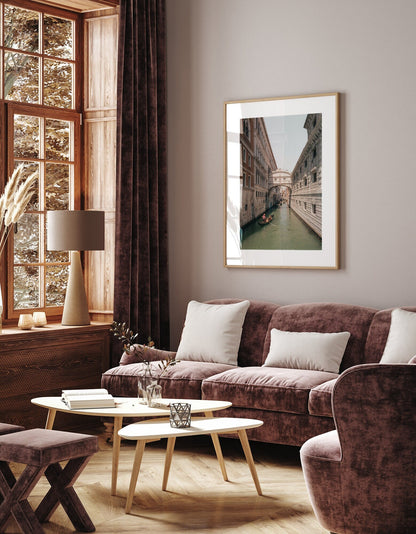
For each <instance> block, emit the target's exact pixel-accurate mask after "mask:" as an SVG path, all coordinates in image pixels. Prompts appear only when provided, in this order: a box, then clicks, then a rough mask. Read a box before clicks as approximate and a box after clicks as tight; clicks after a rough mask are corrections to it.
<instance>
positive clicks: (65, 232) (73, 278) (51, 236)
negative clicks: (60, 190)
mask: <svg viewBox="0 0 416 534" xmlns="http://www.w3.org/2000/svg"><path fill="white" fill-rule="evenodd" d="M46 217H47V219H46V220H47V245H46V247H47V249H48V250H68V251H70V259H71V264H70V266H69V278H68V286H67V290H66V295H65V303H64V311H63V314H62V324H63V325H65V326H82V325H87V324H90V315H89V313H88V303H87V295H86V293H85V287H84V278H83V275H82V267H81V255H80V252H79V251H80V250H104V212H103V211H75V210H74V211H64V210H58V211H48V212H47V215H46Z"/></svg>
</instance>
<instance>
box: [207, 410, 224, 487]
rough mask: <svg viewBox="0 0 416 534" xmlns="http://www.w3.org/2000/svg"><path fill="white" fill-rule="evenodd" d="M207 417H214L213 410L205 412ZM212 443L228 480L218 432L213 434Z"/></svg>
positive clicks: (222, 471)
mask: <svg viewBox="0 0 416 534" xmlns="http://www.w3.org/2000/svg"><path fill="white" fill-rule="evenodd" d="M205 417H214V414H213V413H212V412H205ZM211 439H212V443H213V444H214V449H215V454H216V455H217V460H218V463H219V464H220V468H221V473H222V478H223V479H224V480H225V481H226V482H227V481H228V476H227V470H226V469H225V462H224V456H223V454H222V449H221V445H220V439H219V437H218V434H211Z"/></svg>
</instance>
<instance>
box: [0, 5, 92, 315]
mask: <svg viewBox="0 0 416 534" xmlns="http://www.w3.org/2000/svg"><path fill="white" fill-rule="evenodd" d="M2 4H8V5H12V6H15V7H19V8H22V9H29V10H32V11H37V12H39V13H43V14H47V15H51V16H55V17H58V18H64V19H68V20H72V21H73V22H74V57H73V59H72V60H68V62H70V63H72V64H73V65H74V78H75V82H74V83H73V105H74V107H73V108H58V107H55V106H44V105H42V104H30V103H20V102H17V101H15V100H7V99H5V98H0V193H1V192H2V191H3V190H4V186H5V183H6V181H7V178H8V176H10V175H11V172H12V171H13V168H14V157H13V143H8V132H9V122H10V116H11V114H12V113H14V112H15V110H18V111H19V113H22V114H28V115H33V116H41V117H48V118H52V119H53V118H56V119H61V120H70V121H73V122H74V125H75V128H76V133H74V187H73V202H72V206H71V207H72V208H73V209H80V208H81V188H82V183H83V174H82V173H83V167H84V165H83V154H82V149H81V147H82V141H83V130H82V115H81V112H82V101H83V97H82V88H83V83H84V80H83V60H84V58H83V50H84V42H83V38H84V34H83V19H82V16H81V15H80V14H79V13H75V12H72V11H69V10H65V9H61V8H56V7H52V6H48V5H45V4H42V3H37V2H33V1H31V0H20V1H17V0H1V1H0V8H1V7H2ZM0 23H1V25H2V27H1V28H0V35H1V34H2V32H3V24H4V21H3V19H2V17H1V16H0ZM1 45H3V43H2V42H1ZM16 50H17V49H16ZM17 51H18V52H19V51H20V50H17ZM43 52H44V51H43V50H40V51H39V53H32V54H31V55H35V56H37V57H39V56H41V55H43V56H44V57H46V58H48V57H49V56H47V55H46V54H43ZM0 53H1V57H0V68H1V69H3V46H1V47H0ZM3 76H4V73H3V72H2V73H1V75H0V81H1V84H3ZM40 90H41V93H40V94H43V89H40ZM2 96H4V95H3V88H1V91H0V97H2ZM65 117H66V118H65ZM19 159H20V158H19ZM6 249H7V250H5V251H4V253H3V255H2V257H0V285H1V289H2V294H3V323H4V324H15V323H16V321H17V319H18V317H19V314H20V313H23V312H26V311H27V312H28V313H30V312H31V311H34V310H43V311H46V312H47V314H48V318H50V319H52V320H53V319H58V318H59V317H60V316H61V315H62V310H63V306H60V307H54V308H51V307H48V308H43V307H42V308H41V307H39V308H33V309H26V308H25V309H24V310H14V305H13V301H14V295H13V239H10V240H9V243H8V244H7V247H6Z"/></svg>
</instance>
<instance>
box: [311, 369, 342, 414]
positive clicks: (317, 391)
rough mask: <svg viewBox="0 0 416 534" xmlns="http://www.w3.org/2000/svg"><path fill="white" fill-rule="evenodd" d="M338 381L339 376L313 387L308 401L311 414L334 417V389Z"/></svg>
mask: <svg viewBox="0 0 416 534" xmlns="http://www.w3.org/2000/svg"><path fill="white" fill-rule="evenodd" d="M336 381H337V378H333V379H332V380H328V382H324V383H323V384H319V385H318V386H315V387H314V388H312V389H311V392H310V393H309V402H308V411H309V413H310V414H311V415H318V416H323V417H332V390H333V389H334V385H335V382H336Z"/></svg>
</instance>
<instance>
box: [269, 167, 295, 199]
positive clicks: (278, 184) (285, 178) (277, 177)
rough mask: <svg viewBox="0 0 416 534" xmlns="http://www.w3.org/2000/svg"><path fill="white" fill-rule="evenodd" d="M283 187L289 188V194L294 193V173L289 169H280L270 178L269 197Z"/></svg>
mask: <svg viewBox="0 0 416 534" xmlns="http://www.w3.org/2000/svg"><path fill="white" fill-rule="evenodd" d="M282 187H285V188H287V189H288V191H289V196H290V195H291V194H292V175H291V173H290V172H289V171H283V170H282V169H278V170H276V171H274V172H273V173H272V175H271V176H270V178H269V198H270V197H271V196H272V195H273V193H276V194H277V193H278V192H279V189H280V188H282Z"/></svg>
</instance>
